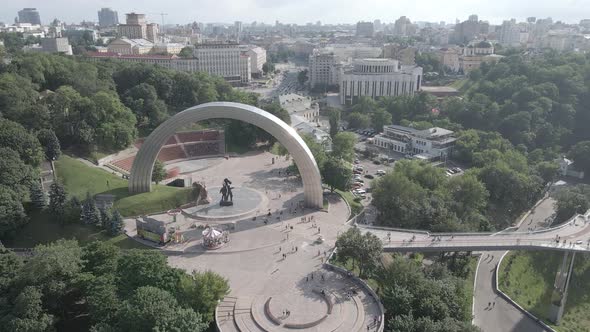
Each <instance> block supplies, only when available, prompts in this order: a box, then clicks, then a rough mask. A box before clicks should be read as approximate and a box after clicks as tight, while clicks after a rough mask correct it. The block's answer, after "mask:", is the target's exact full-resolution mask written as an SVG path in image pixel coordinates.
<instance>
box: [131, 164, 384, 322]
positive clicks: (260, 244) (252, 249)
mask: <svg viewBox="0 0 590 332" xmlns="http://www.w3.org/2000/svg"><path fill="white" fill-rule="evenodd" d="M272 157H276V156H273V155H271V154H269V153H259V154H249V155H246V156H243V157H238V158H230V159H229V160H226V161H224V162H223V163H220V164H218V165H214V166H212V167H210V168H207V169H205V170H203V171H201V172H198V173H196V174H194V175H193V179H195V180H199V181H203V182H205V184H206V185H207V186H208V187H212V186H215V185H219V184H221V182H222V181H223V179H224V178H225V177H228V178H229V179H230V180H231V181H232V182H233V185H234V186H236V187H241V186H243V187H248V188H252V189H254V190H257V191H259V192H260V193H262V194H264V195H266V196H267V198H268V199H267V200H266V204H267V205H266V206H264V207H261V208H260V210H261V215H263V214H266V213H267V211H268V209H270V211H272V214H273V215H272V217H271V218H270V219H269V221H270V222H269V223H268V224H264V222H263V219H264V218H263V217H262V216H260V217H259V218H256V220H252V217H249V218H245V219H243V220H241V222H239V223H238V225H239V226H238V227H236V229H235V230H234V231H232V232H231V233H230V242H229V244H228V245H226V246H225V247H222V248H221V249H219V250H214V251H207V250H204V249H203V247H202V246H201V243H200V241H199V240H194V241H192V242H190V243H189V244H184V245H183V246H182V247H176V248H174V249H176V250H179V252H180V253H181V254H176V255H170V256H169V257H168V261H169V263H170V264H171V265H172V266H175V267H179V268H182V269H185V270H187V271H192V270H200V271H203V270H213V271H215V272H217V273H219V274H221V275H222V276H224V277H226V278H227V279H228V280H229V283H230V287H231V293H230V294H229V295H228V296H227V297H226V298H225V299H224V301H222V303H220V305H219V306H218V316H219V317H218V321H219V322H220V324H221V327H222V329H223V331H224V332H227V331H287V330H292V329H289V328H287V327H286V325H288V324H303V323H310V322H314V321H316V320H318V319H321V318H322V317H323V316H324V315H326V314H327V310H328V304H327V303H326V302H325V301H324V300H323V299H322V297H321V296H320V295H318V293H317V292H314V291H313V290H316V291H318V292H320V291H321V290H324V292H325V293H327V296H328V297H329V298H330V301H331V303H332V304H333V313H331V314H330V315H328V316H327V317H326V318H325V319H324V320H322V321H321V323H318V324H317V325H314V326H310V327H307V328H302V329H301V328H298V330H300V331H315V332H320V331H322V332H323V331H342V332H345V331H346V332H348V331H355V332H356V331H367V325H369V326H370V330H371V331H375V327H374V324H373V321H374V319H375V317H376V316H380V314H381V313H380V310H379V306H378V303H376V302H375V301H374V300H372V297H370V296H369V295H368V294H367V293H365V292H364V291H363V290H362V289H360V288H358V287H357V286H355V284H354V283H353V282H352V280H350V279H349V278H348V277H343V276H342V275H340V274H338V273H336V272H332V271H328V270H326V269H325V268H324V267H323V262H324V260H325V257H326V256H327V255H328V254H329V251H330V250H331V249H332V248H333V247H334V245H335V242H336V237H337V235H338V234H339V233H340V232H342V231H345V230H346V229H347V228H348V226H347V225H345V224H344V222H345V221H346V220H347V219H348V217H349V212H348V208H347V206H346V203H345V202H344V201H342V200H341V199H340V198H339V196H327V197H328V199H329V201H330V207H329V213H326V212H323V211H318V210H310V209H305V210H301V209H297V211H295V208H294V207H295V206H296V205H297V202H299V201H301V200H302V199H303V193H302V185H301V182H300V180H298V179H297V178H295V177H286V176H285V170H286V167H287V166H289V165H290V164H291V161H287V160H285V159H284V158H279V160H277V159H275V163H274V164H272V162H271V160H272ZM279 171H280V175H279ZM239 199H240V198H239V197H234V200H239ZM289 210H291V211H289ZM277 211H283V215H282V216H281V219H280V220H279V219H277V218H276V217H277V216H278V215H280V214H277ZM289 212H291V213H289ZM302 217H304V218H306V220H308V219H309V218H311V217H313V220H314V221H313V222H302V220H301V218H302ZM126 229H127V231H128V232H129V233H130V234H133V231H134V222H133V220H127V221H126ZM320 236H321V237H322V238H323V242H322V243H318V242H317V241H316V240H317V239H318V237H320ZM167 249H168V248H167ZM283 255H286V256H285V257H283ZM312 275H313V280H312V279H311V278H312ZM322 276H323V280H322ZM351 289H354V291H355V293H356V295H353V296H352V297H349V296H348V295H347V292H348V291H350V290H351ZM270 297H272V300H271V301H270V306H269V308H270V309H269V310H270V313H271V314H272V315H273V316H274V317H276V318H277V319H278V320H279V321H280V324H281V325H276V324H274V323H273V322H272V321H271V319H270V318H269V315H268V314H267V313H266V310H265V309H264V308H265V303H266V301H267V300H268V298H270ZM283 310H289V311H290V314H289V315H284V314H283Z"/></svg>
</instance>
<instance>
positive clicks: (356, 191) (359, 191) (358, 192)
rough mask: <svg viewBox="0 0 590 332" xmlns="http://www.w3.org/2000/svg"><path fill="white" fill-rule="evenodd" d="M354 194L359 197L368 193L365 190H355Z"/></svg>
mask: <svg viewBox="0 0 590 332" xmlns="http://www.w3.org/2000/svg"><path fill="white" fill-rule="evenodd" d="M353 193H355V194H357V195H365V194H366V193H367V192H366V191H365V190H364V189H355V190H353Z"/></svg>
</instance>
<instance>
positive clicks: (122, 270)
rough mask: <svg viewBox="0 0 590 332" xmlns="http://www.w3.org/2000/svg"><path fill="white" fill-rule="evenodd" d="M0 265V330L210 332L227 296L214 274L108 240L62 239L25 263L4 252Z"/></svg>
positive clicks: (0, 254) (222, 281)
mask: <svg viewBox="0 0 590 332" xmlns="http://www.w3.org/2000/svg"><path fill="white" fill-rule="evenodd" d="M0 262H1V263H2V266H3V267H6V268H8V269H4V268H3V269H1V270H0V273H1V277H0V323H1V324H0V331H50V330H54V329H55V328H56V326H57V324H59V326H60V327H64V328H66V327H68V326H74V325H70V324H75V326H76V330H89V329H90V328H91V327H93V328H94V330H97V331H130V330H133V331H156V330H158V331H189V330H190V331H204V330H205V329H206V328H207V326H208V325H209V323H210V322H211V321H212V312H213V311H214V309H215V306H216V305H217V302H218V300H219V299H221V298H222V297H223V296H224V295H225V294H226V293H227V291H228V285H227V281H226V280H225V279H223V278H221V277H220V276H218V275H217V274H215V273H213V272H205V273H200V272H193V274H192V275H188V274H186V273H185V272H184V271H182V270H178V269H174V268H171V267H169V266H168V265H167V263H166V258H165V256H163V255H161V254H160V253H158V252H154V251H143V250H132V251H130V252H129V253H127V254H124V255H123V254H121V252H120V250H119V249H118V248H117V247H114V246H113V245H111V244H107V243H105V242H94V243H90V244H88V245H87V246H85V247H84V248H81V247H80V246H79V245H78V244H77V243H76V242H75V241H65V240H60V241H58V242H55V243H53V244H50V245H41V246H38V247H37V248H35V255H34V256H32V257H31V258H30V259H28V260H27V261H26V262H23V261H22V259H21V258H19V257H17V256H15V255H14V253H12V252H9V251H0ZM80 317H86V318H85V319H84V320H80V319H79V318H80ZM74 322H75V323H74Z"/></svg>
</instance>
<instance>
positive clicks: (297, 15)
mask: <svg viewBox="0 0 590 332" xmlns="http://www.w3.org/2000/svg"><path fill="white" fill-rule="evenodd" d="M531 4H532V1H525V2H514V1H509V0H498V1H495V2H493V3H491V2H487V1H481V0H475V1H469V0H452V1H446V2H440V1H436V0H418V1H416V2H414V3H411V4H410V3H394V2H392V1H388V0H377V1H373V2H372V3H371V5H370V6H367V4H366V3H363V2H353V1H335V0H325V1H322V2H317V1H311V0H302V1H299V2H288V1H284V0H278V1H271V0H246V1H240V2H235V1H232V0H220V1H216V2H215V3H214V4H212V3H210V2H206V1H190V0H172V1H168V2H166V4H164V5H163V4H162V2H161V1H154V0H147V1H143V2H142V3H141V4H140V5H139V4H137V3H136V2H131V1H128V0H121V1H114V0H97V1H88V2H84V3H82V4H80V3H78V4H76V8H75V9H74V10H72V9H73V8H72V5H71V1H69V0H54V1H51V2H44V1H43V2H42V1H37V0H35V1H33V0H17V1H12V2H10V3H5V4H3V11H2V13H1V15H0V21H3V22H5V23H11V22H12V21H13V20H14V17H16V16H17V12H18V11H19V10H21V9H23V8H25V7H35V8H37V9H38V10H39V13H40V16H41V21H42V22H43V23H44V24H47V23H49V22H50V21H52V20H53V19H54V18H58V19H60V20H62V21H65V22H67V23H77V22H80V21H83V20H86V21H98V17H97V12H98V10H100V8H103V7H110V8H112V9H113V10H116V11H118V12H119V15H120V16H121V17H120V19H122V18H123V16H122V15H124V14H125V13H128V12H133V11H135V12H140V13H145V14H147V16H148V19H149V20H150V21H153V22H157V23H161V16H160V15H159V13H162V12H163V13H167V16H166V17H165V21H164V23H165V24H185V23H189V22H193V21H197V22H205V23H212V22H218V23H222V22H223V23H232V22H233V21H243V22H245V23H250V22H253V21H257V22H264V23H267V24H274V22H275V21H277V20H278V21H279V22H281V23H286V24H291V23H295V24H305V23H308V22H314V23H315V22H316V21H321V22H322V23H324V24H338V23H350V24H352V23H356V22H357V21H373V20H375V19H379V20H381V21H382V22H384V23H390V22H394V21H395V20H396V19H397V18H398V17H400V16H407V17H409V18H410V19H411V20H412V21H413V22H415V21H427V22H439V21H445V22H447V23H454V22H455V19H459V20H460V21H464V20H466V19H467V17H468V16H469V15H471V14H477V15H478V16H479V18H480V20H486V21H489V22H490V23H492V24H501V23H502V21H503V20H507V19H511V18H516V19H517V20H518V21H524V20H525V19H526V18H527V17H530V16H535V17H537V18H546V17H552V18H553V19H554V20H555V21H563V22H566V23H577V22H579V21H580V20H581V19H585V18H588V17H587V16H584V14H585V13H590V2H587V1H583V0H566V1H554V0H538V1H535V2H534V6H531ZM64 8H68V11H64ZM310 9H312V10H310ZM313 13H317V14H315V15H314V14H313ZM384 13H390V14H388V15H384Z"/></svg>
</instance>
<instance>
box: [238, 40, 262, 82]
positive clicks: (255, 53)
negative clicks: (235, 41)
mask: <svg viewBox="0 0 590 332" xmlns="http://www.w3.org/2000/svg"><path fill="white" fill-rule="evenodd" d="M240 47H241V48H242V50H244V51H245V52H246V54H247V55H248V56H249V57H250V67H251V68H250V69H251V72H252V75H255V76H257V77H260V76H262V74H263V73H264V71H263V70H262V66H264V64H265V63H266V50H265V49H264V48H262V47H259V46H254V45H240Z"/></svg>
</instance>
